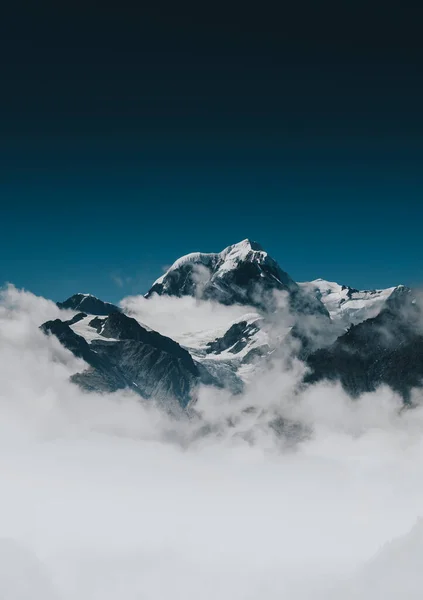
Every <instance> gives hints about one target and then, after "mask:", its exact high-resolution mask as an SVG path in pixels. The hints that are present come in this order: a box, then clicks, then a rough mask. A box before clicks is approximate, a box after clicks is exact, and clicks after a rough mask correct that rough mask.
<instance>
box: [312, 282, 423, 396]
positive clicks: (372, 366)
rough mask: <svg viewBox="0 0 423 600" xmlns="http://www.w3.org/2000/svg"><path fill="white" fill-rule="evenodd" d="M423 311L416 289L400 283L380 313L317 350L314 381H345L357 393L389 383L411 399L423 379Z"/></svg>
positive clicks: (342, 382)
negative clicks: (417, 300) (414, 389)
mask: <svg viewBox="0 0 423 600" xmlns="http://www.w3.org/2000/svg"><path fill="white" fill-rule="evenodd" d="M421 325H422V314H421V311H420V309H419V306H418V304H417V303H416V299H415V296H414V294H413V292H412V291H411V290H410V289H409V288H406V287H400V288H398V289H397V290H396V292H395V293H393V294H392V295H391V296H390V298H388V300H387V301H386V306H385V308H384V309H383V310H382V311H381V312H380V313H379V314H378V315H377V316H376V317H374V318H372V319H367V320H366V321H363V322H362V323H359V324H358V325H352V326H351V327H350V328H349V330H348V331H347V332H346V333H345V334H344V335H342V336H341V337H339V338H338V339H337V340H336V341H335V342H334V343H333V344H332V345H331V346H330V347H328V348H322V349H320V350H317V351H316V352H314V353H312V354H311V355H310V356H309V357H308V358H307V362H308V365H309V367H310V368H311V373H310V374H309V375H308V376H307V377H306V381H307V382H308V383H314V382H316V381H320V380H322V379H329V380H339V381H340V382H341V384H342V385H343V387H344V388H345V390H346V391H347V392H348V393H349V394H351V395H352V396H358V395H360V394H362V393H363V392H370V391H374V390H375V389H376V388H377V387H378V386H379V385H381V384H386V385H389V386H390V387H391V388H392V389H393V390H395V391H396V392H398V393H399V394H401V395H402V396H403V398H404V399H406V400H408V399H409V397H410V391H411V389H412V388H413V387H420V386H421V385H422V382H423V335H422V334H423V331H422V327H421Z"/></svg>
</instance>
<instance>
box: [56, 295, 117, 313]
mask: <svg viewBox="0 0 423 600" xmlns="http://www.w3.org/2000/svg"><path fill="white" fill-rule="evenodd" d="M57 306H58V307H59V308H67V309H70V310H77V311H80V312H85V313H87V314H89V315H101V316H105V315H110V314H111V313H115V312H121V310H120V308H119V307H118V306H115V305H114V304H110V302H103V300H99V299H98V298H96V297H95V296H92V295H91V294H74V295H73V296H71V297H70V298H68V299H67V300H65V301H64V302H57Z"/></svg>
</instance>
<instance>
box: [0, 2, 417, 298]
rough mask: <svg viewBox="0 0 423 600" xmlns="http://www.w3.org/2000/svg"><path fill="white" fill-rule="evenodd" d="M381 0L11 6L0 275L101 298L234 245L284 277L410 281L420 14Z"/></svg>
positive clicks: (0, 164) (5, 34) (1, 105)
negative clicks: (269, 259) (260, 253)
mask: <svg viewBox="0 0 423 600" xmlns="http://www.w3.org/2000/svg"><path fill="white" fill-rule="evenodd" d="M56 4H57V3H56ZM383 7H384V10H383V11H381V10H380V8H381V6H376V4H374V5H372V4H371V3H370V4H369V3H368V2H367V3H362V4H361V3H360V2H356V3H354V4H353V3H342V6H341V7H340V6H339V3H338V4H336V5H335V4H326V3H323V4H322V3H316V2H314V3H312V2H306V3H299V4H298V3H297V4H296V5H294V6H292V7H290V8H289V9H287V8H285V9H284V11H283V12H282V13H279V14H274V13H273V12H272V11H271V10H269V9H268V7H267V6H265V5H260V7H257V5H252V7H251V8H250V7H249V6H248V5H244V8H243V10H242V12H237V11H236V10H235V9H234V10H231V9H230V7H228V5H226V6H225V7H219V6H218V5H214V6H213V8H212V9H207V10H208V12H207V10H206V9H205V8H204V7H199V6H196V7H193V6H191V7H187V8H186V9H184V10H183V9H182V7H181V5H179V6H178V7H174V8H171V7H169V6H164V5H160V6H159V5H157V6H156V8H151V7H150V8H149V9H146V8H145V7H143V8H141V7H139V8H137V9H133V8H132V9H130V8H129V5H128V7H127V6H125V5H124V4H123V5H119V7H118V8H116V5H114V6H113V8H111V9H109V8H107V6H103V7H102V9H101V11H100V10H99V9H98V6H97V7H94V6H93V7H92V8H91V6H90V3H84V4H81V5H80V6H79V5H78V3H76V4H74V5H73V6H72V7H69V8H67V9H65V8H63V7H60V6H59V7H58V6H56V7H54V5H50V4H45V3H41V4H37V6H33V7H24V8H21V7H19V10H15V11H14V12H12V9H9V13H8V14H4V15H3V18H2V20H1V28H2V30H1V31H0V37H1V40H2V42H1V44H2V52H1V55H0V56H1V59H0V60H1V77H2V95H1V97H0V120H1V131H0V159H1V160H0V197H1V199H2V207H3V208H2V213H1V236H0V282H4V281H12V282H14V283H15V284H16V285H18V286H23V287H26V288H28V289H30V290H32V291H34V292H35V293H38V294H42V295H45V296H48V297H52V298H54V299H63V298H65V297H67V296H69V295H70V294H72V293H74V292H77V291H82V292H86V291H87V292H91V293H94V294H96V295H99V296H101V297H103V298H105V299H111V300H117V299H118V298H119V297H121V296H122V295H124V294H128V293H140V292H144V291H146V290H147V289H148V287H149V285H150V284H151V283H152V281H153V280H154V279H155V278H156V277H157V276H159V275H160V274H161V272H162V268H163V266H164V265H167V264H169V263H171V262H172V261H173V260H175V259H176V258H177V257H178V256H180V255H182V254H185V253H187V252H190V251H194V250H203V251H218V250H220V249H222V248H223V247H225V246H227V245H229V244H231V243H234V242H237V241H240V240H241V239H243V238H245V237H250V238H253V239H256V240H257V241H259V242H260V243H261V244H262V245H263V246H265V247H266V249H267V250H268V251H269V252H270V253H271V254H272V255H273V256H274V258H276V259H277V260H278V261H279V263H280V265H281V266H282V268H284V269H285V270H287V271H288V272H289V273H290V274H291V275H292V277H294V278H295V279H297V280H307V279H313V278H316V277H324V278H326V279H331V280H337V281H340V282H342V283H348V284H350V285H353V286H355V287H360V288H369V287H385V286H389V285H394V284H396V283H400V282H401V283H406V284H412V285H421V284H422V282H423V245H422V242H421V228H422V222H423V203H422V197H423V173H422V165H423V111H422V108H421V107H422V106H423V78H422V76H423V73H422V66H423V61H422V56H423V52H422V41H421V37H422V36H421V32H420V30H419V28H420V23H421V19H420V16H421V15H419V14H417V12H414V13H413V12H412V11H411V9H410V8H409V7H406V6H405V5H402V6H401V7H399V6H398V4H397V5H396V6H395V7H394V8H392V7H390V5H389V3H388V4H386V3H384V5H383ZM415 10H417V9H415ZM164 15H165V16H164Z"/></svg>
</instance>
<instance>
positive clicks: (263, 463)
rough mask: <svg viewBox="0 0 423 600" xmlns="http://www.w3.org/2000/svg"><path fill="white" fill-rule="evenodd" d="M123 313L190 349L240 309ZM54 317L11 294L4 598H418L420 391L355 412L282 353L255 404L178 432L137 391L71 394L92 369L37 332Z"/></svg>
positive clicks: (0, 434)
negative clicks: (192, 339) (193, 340)
mask: <svg viewBox="0 0 423 600" xmlns="http://www.w3.org/2000/svg"><path fill="white" fill-rule="evenodd" d="M123 304H124V306H125V308H127V309H130V310H132V311H133V313H134V314H136V315H137V316H138V317H139V318H140V320H141V321H145V322H147V324H149V325H150V326H152V327H154V328H157V329H158V330H159V331H161V332H162V333H168V334H170V333H171V332H172V333H173V334H175V335H177V336H179V337H180V338H181V337H183V335H184V331H186V330H187V328H188V327H190V328H192V329H193V331H194V332H197V333H198V331H200V329H201V328H202V327H203V328H204V324H205V323H206V328H210V329H214V328H219V327H226V325H227V323H228V322H229V321H231V320H232V319H234V318H238V317H240V316H242V315H241V313H240V311H244V310H245V307H244V308H240V307H216V306H214V305H211V304H208V303H203V302H199V301H196V300H194V299H181V300H176V299H175V301H173V300H171V301H170V300H169V299H166V300H165V301H164V300H162V299H156V301H154V302H151V301H150V300H149V301H148V303H146V302H145V301H143V300H141V299H140V298H139V297H135V298H134V297H133V298H128V299H125V301H124V303H123ZM58 315H59V312H58V309H57V307H56V306H55V304H54V303H53V302H50V301H47V300H45V299H42V298H38V297H36V296H34V295H33V294H30V293H29V292H23V291H19V290H17V289H16V288H14V287H9V288H7V289H5V290H3V292H2V294H1V298H0V377H1V381H2V385H1V387H0V469H1V490H0V492H1V493H0V531H1V532H2V538H3V540H0V557H1V556H3V557H6V559H7V560H5V562H4V563H3V568H2V569H0V595H2V597H5V598H7V600H18V599H19V600H21V599H22V600H23V599H24V598H29V597H30V598H31V600H46V598H48V600H50V597H51V598H52V600H88V599H89V600H99V599H100V598H101V600H115V599H116V598H125V600H135V599H137V600H139V598H146V599H148V600H157V599H163V598H169V597H172V598H176V599H178V598H184V600H191V599H194V598H195V599H197V598H201V599H202V600H215V599H216V598H220V599H221V600H226V599H228V600H229V599H230V600H241V599H242V600H256V599H257V598H266V599H267V600H273V599H275V600H276V599H278V600H279V599H280V598H289V600H310V599H313V600H315V599H318V600H319V599H321V600H323V598H325V599H327V598H331V596H330V594H331V593H332V594H333V598H339V597H342V598H348V595H347V593H350V592H351V594H352V593H353V591H354V590H355V589H357V590H359V591H360V596H352V598H353V599H355V598H358V597H360V600H374V599H375V598H377V597H381V595H380V594H382V592H380V594H379V596H378V593H379V591H380V590H382V591H383V592H384V593H385V592H386V594H388V595H386V596H384V597H387V598H391V597H392V598H394V597H398V595H397V596H395V595H393V590H395V591H397V592H398V591H400V590H406V591H407V593H408V592H409V590H410V589H411V591H412V592H413V590H412V585H414V592H415V591H416V590H417V592H421V591H422V590H423V587H422V581H421V578H420V574H419V568H418V565H417V563H416V562H412V564H410V559H411V558H412V557H413V556H419V555H420V554H421V553H422V551H423V536H422V535H421V527H420V526H416V529H412V528H413V526H414V525H415V523H416V519H417V518H418V517H419V516H420V515H421V511H422V508H421V507H422V506H423V483H422V480H421V476H420V475H421V471H422V467H423V443H422V430H423V409H422V408H421V407H420V402H421V401H420V396H419V394H418V393H417V392H416V393H415V401H416V405H417V408H415V409H413V410H403V409H402V404H401V402H400V400H399V399H398V397H396V396H395V395H394V394H393V393H392V391H390V390H389V389H388V388H380V389H379V390H378V391H377V392H376V393H374V394H366V395H365V396H363V397H361V398H360V399H359V400H358V401H352V400H350V399H349V398H348V397H347V396H346V395H345V393H344V392H343V391H342V390H341V389H340V387H339V386H338V385H327V384H319V385H316V386H312V387H309V388H307V389H302V387H301V386H300V385H299V381H300V379H301V376H302V373H303V372H304V365H302V363H300V362H299V361H293V360H292V358H291V357H290V355H289V354H290V353H289V349H288V351H287V353H286V356H284V355H279V356H278V357H277V359H275V361H274V362H273V364H272V365H271V367H270V368H269V369H268V370H267V371H266V372H265V373H263V375H262V376H260V377H256V378H255V379H254V380H253V381H252V383H251V385H250V386H247V389H246V392H245V394H244V395H242V396H240V397H238V398H234V397H231V396H230V395H229V394H227V393H226V392H225V391H222V390H220V391H214V390H212V389H211V388H204V389H203V390H201V393H200V399H199V402H198V404H197V406H196V410H197V414H196V415H195V416H193V417H192V420H191V421H180V422H179V421H173V420H171V419H170V418H169V417H167V416H166V415H164V414H162V413H160V412H159V411H157V410H156V409H155V408H154V406H153V405H151V404H148V403H147V404H146V403H142V402H140V401H139V399H138V398H135V397H134V396H133V395H132V394H130V393H117V394H110V395H99V394H86V393H83V392H82V391H80V390H79V389H78V388H77V387H76V386H74V385H73V384H71V383H70V382H69V376H70V375H71V374H72V373H74V372H76V371H78V370H81V369H83V368H84V365H83V363H82V362H81V361H80V360H77V359H75V358H74V357H73V356H72V354H70V353H69V352H68V351H67V350H65V349H64V348H63V347H61V346H60V344H59V343H58V342H57V340H56V339H55V338H53V337H47V336H44V335H43V334H42V333H41V332H40V331H39V329H38V326H39V325H40V324H41V323H42V322H43V321H45V320H46V319H49V318H56V317H57V316H58ZM275 423H276V424H275ZM283 423H285V424H286V425H287V426H289V424H292V423H299V424H300V425H301V434H299V432H298V430H294V431H293V437H294V439H295V440H297V442H296V443H288V439H289V431H290V430H289V427H288V429H285V430H284V431H285V432H286V431H288V437H285V438H284V437H282V438H281V436H280V435H277V433H276V431H277V426H279V427H282V425H281V424H283ZM275 427H276V429H275ZM282 430H283V427H282ZM291 432H292V430H291ZM281 439H282V440H285V442H286V443H281ZM410 531H411V533H409V532H410ZM403 536H405V537H403ZM396 538H398V540H399V541H398V544H396V543H395V542H393V544H394V546H390V545H389V544H390V542H392V540H395V539H396ZM386 544H388V546H386ZM385 556H388V558H384V557H385ZM0 562H1V561H0ZM22 573H24V574H27V575H28V580H29V581H30V582H31V591H30V595H28V594H27V595H26V596H25V594H26V593H27V592H26V591H25V589H23V588H22ZM410 582H411V583H410ZM411 584H412V585H411ZM337 592H339V593H338V595H336V593H337ZM414 592H413V593H414ZM389 593H391V596H389ZM410 594H411V592H410ZM405 597H407V598H413V597H417V596H416V595H415V596H412V595H408V596H407V594H405Z"/></svg>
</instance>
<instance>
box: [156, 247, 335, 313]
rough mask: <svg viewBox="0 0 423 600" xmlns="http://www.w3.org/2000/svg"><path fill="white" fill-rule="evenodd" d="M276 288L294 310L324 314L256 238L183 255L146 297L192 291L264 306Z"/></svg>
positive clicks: (272, 302) (274, 302)
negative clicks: (213, 249) (219, 250)
mask: <svg viewBox="0 0 423 600" xmlns="http://www.w3.org/2000/svg"><path fill="white" fill-rule="evenodd" d="M277 292H286V294H287V297H288V300H289V305H290V307H291V309H292V310H294V311H297V312H301V313H306V314H312V313H319V314H324V315H327V314H328V313H327V311H326V309H325V308H324V306H323V304H322V303H321V302H320V300H319V299H318V298H316V297H315V295H314V294H309V293H308V291H307V290H302V289H301V288H300V287H299V286H298V284H297V283H296V282H295V281H294V280H293V279H292V278H291V277H290V276H289V275H288V273H286V272H285V271H283V270H282V269H281V268H280V267H279V265H278V263H277V262H276V261H275V260H274V259H273V258H271V257H270V256H269V254H268V253H267V252H266V251H265V250H264V249H263V248H262V247H261V246H260V245H259V244H257V242H252V241H250V240H248V239H246V240H243V241H242V242H239V243H238V244H234V245H232V246H228V247H227V248H225V249H224V250H222V252H218V253H209V254H205V253H201V252H194V253H192V254H188V255H186V256H183V257H182V258H180V259H178V260H177V261H176V262H175V263H174V264H173V265H172V266H171V267H170V269H168V271H167V272H166V273H165V274H164V275H162V277H160V278H159V279H157V280H156V281H155V282H154V284H153V286H152V287H151V289H150V290H149V291H148V292H147V294H146V295H145V297H146V298H150V297H151V296H152V295H153V294H158V295H167V296H178V297H181V296H193V297H197V298H201V299H204V300H213V301H215V302H219V303H220V304H226V305H231V304H241V305H248V306H252V307H255V308H258V309H259V310H262V311H265V312H268V311H269V310H270V311H272V310H275V309H276V308H277V306H278V299H277V298H276V297H275V293H277Z"/></svg>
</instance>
